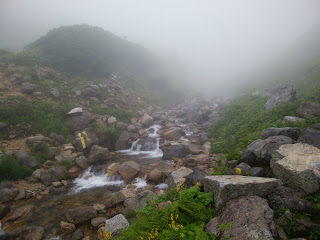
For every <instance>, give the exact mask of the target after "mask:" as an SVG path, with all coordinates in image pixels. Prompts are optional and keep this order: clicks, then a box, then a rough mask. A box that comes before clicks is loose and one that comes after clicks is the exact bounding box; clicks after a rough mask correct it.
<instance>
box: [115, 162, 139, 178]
mask: <svg viewBox="0 0 320 240" xmlns="http://www.w3.org/2000/svg"><path fill="white" fill-rule="evenodd" d="M118 172H119V174H120V175H121V177H122V178H123V180H124V181H125V182H126V183H130V182H131V181H132V180H133V179H134V178H136V177H137V176H138V174H139V172H140V165H139V164H138V163H136V162H135V161H127V162H124V163H123V164H122V165H121V166H120V167H119V168H118Z"/></svg>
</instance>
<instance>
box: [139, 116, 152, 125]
mask: <svg viewBox="0 0 320 240" xmlns="http://www.w3.org/2000/svg"><path fill="white" fill-rule="evenodd" d="M139 121H140V123H141V124H142V126H144V127H150V126H151V125H152V123H153V121H154V120H153V118H152V117H150V116H149V115H148V114H145V115H144V116H143V117H141V118H140V120H139Z"/></svg>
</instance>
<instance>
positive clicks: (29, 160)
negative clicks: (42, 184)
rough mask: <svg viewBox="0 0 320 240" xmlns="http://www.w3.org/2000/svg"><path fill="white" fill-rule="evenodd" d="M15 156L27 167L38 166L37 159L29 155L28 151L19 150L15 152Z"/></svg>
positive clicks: (33, 167) (34, 167)
mask: <svg viewBox="0 0 320 240" xmlns="http://www.w3.org/2000/svg"><path fill="white" fill-rule="evenodd" d="M15 155H16V158H17V159H18V160H19V161H20V162H21V164H22V165H23V166H25V167H27V168H31V169H36V168H37V167H38V162H37V160H36V159H35V158H34V157H33V156H31V155H30V154H29V153H27V152H25V151H23V150H19V151H18V152H17V153H16V154H15Z"/></svg>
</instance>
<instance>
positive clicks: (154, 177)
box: [147, 169, 165, 183]
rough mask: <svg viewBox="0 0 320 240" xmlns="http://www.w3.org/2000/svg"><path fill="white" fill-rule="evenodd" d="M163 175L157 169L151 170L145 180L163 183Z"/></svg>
mask: <svg viewBox="0 0 320 240" xmlns="http://www.w3.org/2000/svg"><path fill="white" fill-rule="evenodd" d="M164 178H165V174H164V172H162V171H160V170H159V169H153V170H151V171H150V172H148V174H147V180H148V181H150V182H153V183H162V182H164Z"/></svg>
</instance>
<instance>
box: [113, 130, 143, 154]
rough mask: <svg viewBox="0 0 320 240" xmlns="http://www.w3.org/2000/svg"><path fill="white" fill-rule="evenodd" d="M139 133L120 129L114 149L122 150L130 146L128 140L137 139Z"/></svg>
mask: <svg viewBox="0 0 320 240" xmlns="http://www.w3.org/2000/svg"><path fill="white" fill-rule="evenodd" d="M138 137H139V134H137V133H131V132H128V131H126V130H124V131H122V133H121V135H120V137H119V139H118V140H117V141H116V145H115V148H116V150H117V151H118V150H124V149H128V148H129V147H130V142H131V141H132V140H134V139H137V138H138Z"/></svg>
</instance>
